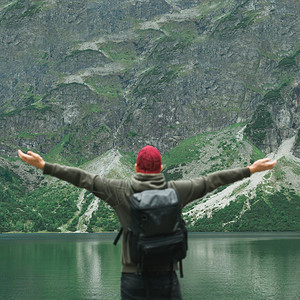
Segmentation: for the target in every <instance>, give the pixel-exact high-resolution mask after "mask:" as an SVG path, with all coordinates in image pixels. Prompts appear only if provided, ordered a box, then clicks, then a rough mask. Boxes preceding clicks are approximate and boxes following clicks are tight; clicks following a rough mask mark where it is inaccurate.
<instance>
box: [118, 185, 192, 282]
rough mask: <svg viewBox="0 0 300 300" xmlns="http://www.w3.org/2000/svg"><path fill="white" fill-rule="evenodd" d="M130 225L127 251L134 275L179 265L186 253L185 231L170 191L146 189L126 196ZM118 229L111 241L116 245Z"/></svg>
mask: <svg viewBox="0 0 300 300" xmlns="http://www.w3.org/2000/svg"><path fill="white" fill-rule="evenodd" d="M130 202H131V225H130V227H129V228H128V231H129V249H130V257H131V260H132V261H133V262H134V263H135V264H136V265H137V269H138V273H143V272H144V271H145V270H147V269H149V268H155V266H161V265H167V264H169V265H170V267H171V266H172V267H171V269H172V268H173V264H174V263H176V262H179V263H180V276H181V277H183V273H182V259H183V258H185V257H186V252H187V230H186V227H185V222H184V220H183V219H182V216H181V204H180V202H179V200H178V197H177V193H176V191H175V190H174V189H171V188H166V189H163V190H146V191H143V192H140V193H135V194H133V195H132V196H131V197H130ZM121 233H122V229H121V231H120V232H119V234H118V236H117V237H116V239H115V242H114V244H115V245H116V243H117V241H118V239H119V237H120V235H121Z"/></svg>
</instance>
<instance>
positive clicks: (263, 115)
mask: <svg viewBox="0 0 300 300" xmlns="http://www.w3.org/2000/svg"><path fill="white" fill-rule="evenodd" d="M273 123H274V121H273V119H272V116H271V113H270V112H269V111H268V108H267V106H266V105H263V104H261V105H259V106H258V107H257V109H256V111H255V113H254V114H253V117H252V120H251V122H250V123H249V124H248V125H247V127H246V129H245V134H246V136H247V137H249V138H250V140H251V141H252V142H253V143H254V144H255V145H256V146H257V147H260V146H261V145H262V143H263V142H264V140H265V137H266V133H267V130H268V129H271V128H273V126H274V125H273Z"/></svg>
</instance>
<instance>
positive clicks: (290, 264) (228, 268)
mask: <svg viewBox="0 0 300 300" xmlns="http://www.w3.org/2000/svg"><path fill="white" fill-rule="evenodd" d="M200 236H201V235H200ZM189 245H190V250H189V254H188V258H187V259H186V260H185V261H184V269H185V270H188V271H187V272H185V278H184V279H183V280H182V288H183V290H184V291H185V296H186V298H185V299H197V298H196V297H195V291H197V293H198V296H200V295H201V299H298V298H299V296H300V284H299V278H300V271H299V268H297V267H296V266H297V263H298V266H299V262H300V251H299V250H300V240H299V239H287V240H282V239H275V240H274V239H257V238H253V237H248V238H247V236H246V237H238V238H235V237H231V238H199V236H197V238H195V237H194V238H190V239H189Z"/></svg>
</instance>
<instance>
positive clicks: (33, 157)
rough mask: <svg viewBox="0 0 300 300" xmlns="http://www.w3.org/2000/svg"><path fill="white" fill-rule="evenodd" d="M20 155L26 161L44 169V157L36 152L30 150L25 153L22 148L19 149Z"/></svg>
mask: <svg viewBox="0 0 300 300" xmlns="http://www.w3.org/2000/svg"><path fill="white" fill-rule="evenodd" d="M18 155H19V157H20V158H21V159H22V160H23V161H25V162H26V163H28V164H30V165H32V166H34V167H36V168H39V169H41V170H44V166H45V161H44V160H43V159H42V157H41V156H40V155H39V154H37V153H34V152H32V151H28V152H27V154H25V153H24V152H22V151H21V150H18Z"/></svg>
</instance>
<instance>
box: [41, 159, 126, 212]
mask: <svg viewBox="0 0 300 300" xmlns="http://www.w3.org/2000/svg"><path fill="white" fill-rule="evenodd" d="M43 173H44V174H45V175H51V176H54V177H56V178H58V179H61V180H64V181H67V182H69V183H71V184H73V185H75V186H77V187H80V188H85V189H87V190H88V191H90V192H91V193H93V194H94V195H95V196H97V197H99V198H101V199H102V200H104V201H105V202H107V203H108V204H109V205H111V206H112V207H114V206H116V205H118V204H119V203H120V202H121V201H122V199H124V196H123V194H124V193H125V192H126V191H127V190H128V182H126V181H124V180H118V179H109V178H105V177H101V176H99V175H96V174H91V173H89V172H86V171H83V170H81V169H79V168H74V167H67V166H61V165H59V164H50V163H46V164H45V167H44V171H43Z"/></svg>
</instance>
